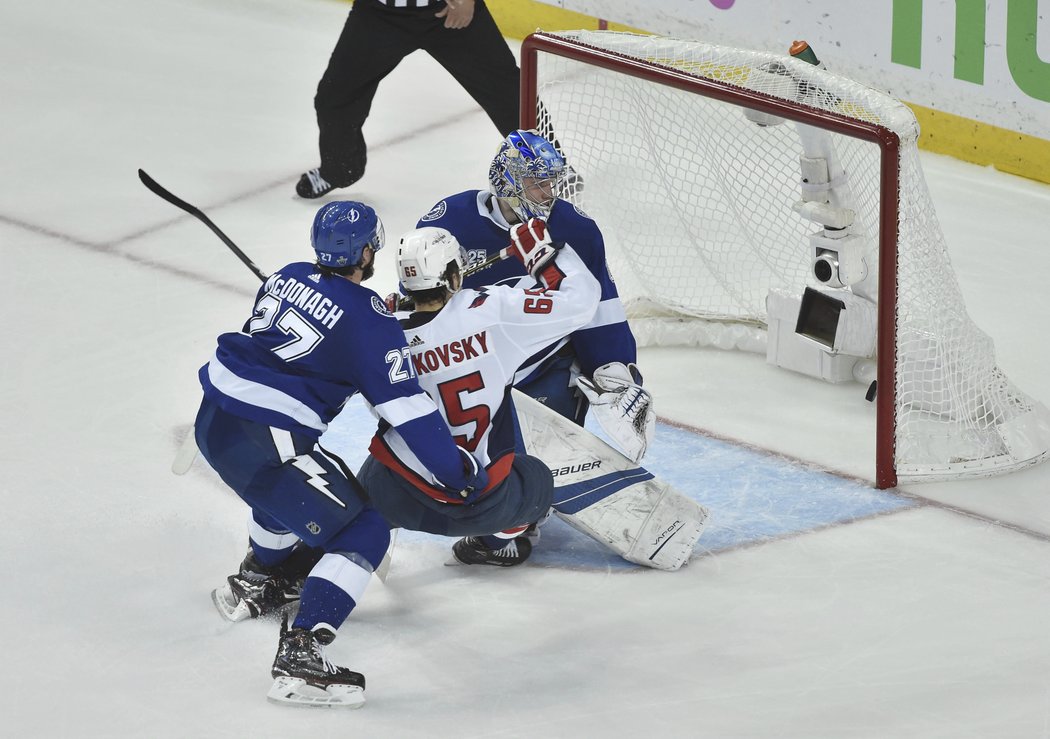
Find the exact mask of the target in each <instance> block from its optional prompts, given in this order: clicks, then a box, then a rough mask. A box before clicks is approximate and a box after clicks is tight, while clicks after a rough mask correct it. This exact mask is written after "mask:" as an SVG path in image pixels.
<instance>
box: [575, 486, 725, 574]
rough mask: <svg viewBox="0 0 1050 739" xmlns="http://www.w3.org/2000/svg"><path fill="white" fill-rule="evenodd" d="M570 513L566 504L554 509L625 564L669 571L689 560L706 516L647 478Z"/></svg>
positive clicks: (693, 504) (699, 507)
mask: <svg viewBox="0 0 1050 739" xmlns="http://www.w3.org/2000/svg"><path fill="white" fill-rule="evenodd" d="M574 508H575V506H573V505H572V503H571V502H566V503H565V504H560V505H559V504H556V505H555V506H554V512H555V513H556V514H557V515H558V517H559V518H561V519H562V520H563V521H565V522H566V523H567V524H569V525H570V526H572V527H573V528H575V529H577V530H579V531H582V532H583V533H585V534H587V535H588V536H590V537H591V538H593V539H595V540H597V541H599V542H601V543H602V544H605V545H606V546H607V547H609V549H611V550H612V551H614V552H616V553H617V554H619V555H620V556H621V557H623V558H624V559H626V560H627V561H628V562H634V563H635V564H640V565H644V566H646V567H652V568H654V569H658V570H669V571H674V570H677V569H678V568H680V567H681V566H682V565H683V564H685V563H686V562H687V561H689V557H690V556H691V555H692V553H693V546H694V545H695V544H696V541H697V539H699V538H700V534H701V533H703V530H704V524H705V522H706V521H707V516H708V512H707V509H706V508H704V507H703V506H702V505H700V504H699V503H697V502H695V501H693V500H691V499H689V498H687V497H685V496H684V495H682V494H681V493H679V492H677V491H676V490H675V489H674V488H672V487H671V486H670V485H668V484H667V483H666V482H663V481H662V480H659V479H656V478H653V477H651V476H649V478H648V479H644V480H642V481H640V482H636V483H633V484H631V485H629V486H627V487H625V488H624V489H622V490H620V491H618V492H616V493H613V494H612V495H609V496H607V497H605V498H602V499H601V500H599V501H598V502H596V503H593V504H591V505H589V506H587V507H586V508H580V509H579V510H575V511H574V510H573V509H574Z"/></svg>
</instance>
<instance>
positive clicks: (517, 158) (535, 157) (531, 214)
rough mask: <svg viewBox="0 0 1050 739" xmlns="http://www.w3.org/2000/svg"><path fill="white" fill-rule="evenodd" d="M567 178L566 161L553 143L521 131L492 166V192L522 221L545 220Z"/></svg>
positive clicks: (507, 142)
mask: <svg viewBox="0 0 1050 739" xmlns="http://www.w3.org/2000/svg"><path fill="white" fill-rule="evenodd" d="M564 177H565V158H564V157H562V155H561V154H559V153H558V150H557V149H555V148H554V144H552V143H551V142H550V141H548V140H547V139H545V138H543V137H542V136H540V135H539V134H538V133H537V132H536V131H523V130H520V129H519V130H517V131H511V133H510V135H509V136H507V138H506V139H504V141H503V143H502V144H500V147H499V151H498V152H496V157H495V159H493V160H492V165H491V166H490V167H489V189H490V190H492V192H493V193H494V194H495V195H496V197H499V198H503V199H505V200H506V201H507V204H508V205H510V207H511V208H512V209H513V210H514V212H515V213H517V215H518V218H520V219H521V220H523V221H526V220H528V219H529V218H546V217H547V216H548V215H549V214H550V210H551V206H553V205H554V198H555V196H556V195H557V193H558V192H559V191H560V190H561V184H562V180H563V179H564ZM526 178H528V181H526ZM548 183H549V185H548Z"/></svg>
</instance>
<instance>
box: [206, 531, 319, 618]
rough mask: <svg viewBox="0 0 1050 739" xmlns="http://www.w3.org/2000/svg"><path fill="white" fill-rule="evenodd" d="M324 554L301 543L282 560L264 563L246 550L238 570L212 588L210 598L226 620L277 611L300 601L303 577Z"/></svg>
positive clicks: (304, 577) (254, 616) (256, 616)
mask: <svg viewBox="0 0 1050 739" xmlns="http://www.w3.org/2000/svg"><path fill="white" fill-rule="evenodd" d="M323 554H324V552H322V551H321V550H320V549H313V548H311V547H307V546H303V545H301V544H300V545H299V546H298V547H296V548H295V551H293V552H292V554H291V555H290V556H289V557H288V559H287V560H285V561H284V562H282V563H281V564H279V565H277V566H276V567H264V566H263V565H261V564H259V561H258V560H257V559H255V555H254V554H253V553H252V552H251V550H249V551H248V555H247V556H246V557H245V558H244V561H243V562H241V567H240V570H239V571H238V572H237V574H236V575H230V576H229V577H227V578H226V584H225V585H223V586H222V587H221V588H217V589H216V590H213V591H212V594H211V599H212V602H214V603H215V607H216V608H217V609H218V610H219V613H221V614H222V615H223V617H224V618H226V619H227V620H229V621H244V620H245V619H249V618H258V617H259V616H266V615H269V614H271V613H277V612H279V611H281V610H283V609H284V608H286V607H288V606H290V605H292V604H295V603H298V602H299V593H300V592H301V591H302V588H303V581H304V580H305V579H306V576H307V575H308V574H309V573H310V570H312V569H313V566H314V565H315V564H317V561H318V560H319V559H321V557H322V556H323Z"/></svg>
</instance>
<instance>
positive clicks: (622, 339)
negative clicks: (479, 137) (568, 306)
mask: <svg viewBox="0 0 1050 739" xmlns="http://www.w3.org/2000/svg"><path fill="white" fill-rule="evenodd" d="M567 173H568V168H567V166H566V164H565V160H564V158H563V157H562V155H561V154H560V153H559V152H558V150H557V149H556V148H555V146H554V145H553V144H552V143H551V142H550V141H548V140H547V139H545V138H543V137H542V136H540V135H538V134H537V133H536V132H535V131H524V130H518V131H514V132H512V133H511V134H510V135H509V136H508V137H507V138H506V139H505V140H504V141H503V143H502V144H501V146H500V148H499V151H498V152H497V154H496V157H495V158H494V159H493V161H492V164H491V166H490V168H489V189H487V190H467V191H465V192H461V193H458V194H455V195H451V196H449V197H447V198H445V199H443V200H441V201H440V202H439V203H437V204H436V205H435V206H434V207H433V208H431V210H430V212H429V213H427V214H426V215H424V216H423V217H422V218H421V219H420V220H419V222H418V223H417V227H419V228H423V227H428V226H434V227H439V228H443V229H445V230H447V231H449V232H450V233H452V234H453V235H454V236H455V237H456V239H457V240H458V241H459V243H460V244H461V245H462V246H463V248H464V250H465V251H466V254H467V261H468V264H467V270H466V272H467V275H468V276H467V277H466V278H465V280H464V283H463V286H464V287H466V288H478V287H481V286H483V285H491V284H497V283H500V282H501V281H508V280H518V279H520V278H525V277H526V272H525V271H524V269H523V268H522V266H521V262H520V261H518V260H513V259H504V260H503V261H497V262H495V263H493V264H491V265H490V266H487V267H485V268H483V269H480V270H478V271H476V272H474V273H473V274H471V269H472V268H473V269H477V267H478V266H479V265H481V264H483V263H485V262H486V261H488V260H490V259H491V258H493V257H496V256H497V255H499V254H500V253H501V252H502V251H503V249H504V248H505V247H506V246H507V245H508V244H509V243H510V236H509V233H510V230H511V228H512V227H513V226H515V225H516V224H519V223H523V222H525V221H528V220H529V219H531V218H541V219H544V220H545V221H546V226H547V230H548V232H549V234H550V238H551V239H552V240H553V241H554V242H555V243H557V244H569V245H571V246H572V248H573V249H574V250H575V252H576V253H577V254H579V256H580V258H581V259H582V260H583V262H584V264H585V265H586V266H587V269H588V270H589V271H590V272H591V274H592V275H593V276H594V277H595V279H596V280H598V283H599V284H600V285H601V298H600V302H599V304H598V310H597V312H596V313H595V314H594V317H593V318H592V319H591V320H590V321H589V322H588V323H587V324H586V325H585V326H583V327H582V328H580V329H579V330H577V331H575V332H574V333H573V334H572V335H571V337H567V338H565V339H562V340H560V341H558V342H556V343H554V344H552V345H550V346H548V347H546V348H545V349H544V350H542V351H540V352H538V353H537V354H535V355H534V356H533V357H531V358H530V359H529V360H528V361H526V363H525V364H524V365H522V367H521V369H520V370H519V372H518V374H517V376H516V378H515V385H514V386H515V387H516V388H517V389H518V390H520V391H522V392H524V393H525V394H526V395H529V396H531V397H533V398H536V399H537V400H539V401H541V402H542V403H544V405H547V406H548V407H549V408H551V409H553V410H554V411H556V412H558V413H559V414H561V415H562V416H565V417H566V418H570V419H572V420H574V421H575V422H576V423H578V424H581V425H582V424H583V421H584V418H585V417H586V414H587V410H588V406H590V407H593V408H594V410H595V416H596V418H597V420H598V421H599V423H601V425H602V428H603V429H605V431H606V433H608V434H609V435H610V436H611V437H612V439H613V440H614V441H615V443H616V444H617V445H618V446H619V447H620V448H621V449H622V450H623V452H624V453H625V454H626V455H627V456H628V457H629V458H631V459H633V460H634V461H638V460H639V459H641V458H642V457H643V456H644V454H645V450H646V448H647V447H648V445H649V443H650V441H651V440H652V435H653V430H654V428H655V423H656V417H655V414H654V412H653V404H652V397H651V395H650V394H649V392H648V391H646V390H645V389H644V388H642V375H641V373H640V372H639V371H638V367H637V365H636V361H637V346H636V343H635V339H634V335H633V334H632V333H631V328H630V326H629V325H628V324H627V317H626V314H625V313H624V308H623V304H622V303H621V302H620V296H619V294H618V293H617V291H616V285H615V284H614V283H613V280H612V276H611V275H610V273H609V268H608V265H607V264H606V257H605V242H604V239H603V237H602V233H601V231H600V229H599V228H598V225H597V224H596V223H595V222H594V221H593V220H592V219H591V218H589V217H588V216H587V215H586V214H585V213H584V212H583V211H581V210H580V209H579V208H577V207H576V206H575V205H573V204H572V203H570V202H569V201H567V200H562V199H560V198H557V197H555V193H558V192H561V191H562V189H563V183H564V181H565V178H566V175H567Z"/></svg>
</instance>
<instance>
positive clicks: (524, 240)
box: [507, 218, 558, 279]
mask: <svg viewBox="0 0 1050 739" xmlns="http://www.w3.org/2000/svg"><path fill="white" fill-rule="evenodd" d="M507 252H508V256H511V257H514V258H515V259H517V260H518V261H519V262H521V263H522V264H524V265H525V271H526V272H528V273H529V274H530V275H532V276H533V277H535V278H536V279H539V276H540V273H541V272H542V271H543V268H544V267H546V266H547V264H549V263H550V261H551V260H552V259H554V256H555V255H556V254H557V253H558V250H557V248H556V247H555V246H554V245H553V244H552V243H551V237H550V234H549V233H548V232H547V224H546V223H545V222H544V221H543V219H541V218H530V219H529V220H528V221H527V222H525V223H519V224H518V225H516V226H514V227H513V228H511V229H510V246H508V247H507Z"/></svg>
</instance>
